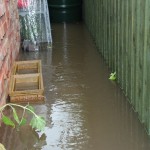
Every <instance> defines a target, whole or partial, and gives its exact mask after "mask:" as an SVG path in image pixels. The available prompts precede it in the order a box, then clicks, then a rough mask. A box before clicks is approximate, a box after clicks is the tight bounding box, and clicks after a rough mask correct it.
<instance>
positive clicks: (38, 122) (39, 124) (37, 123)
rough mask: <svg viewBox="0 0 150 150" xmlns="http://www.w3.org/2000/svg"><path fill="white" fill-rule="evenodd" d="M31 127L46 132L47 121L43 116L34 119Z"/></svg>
mask: <svg viewBox="0 0 150 150" xmlns="http://www.w3.org/2000/svg"><path fill="white" fill-rule="evenodd" d="M30 125H31V126H32V128H36V129H38V130H40V131H42V130H44V128H45V126H46V122H45V119H44V118H43V117H41V116H38V117H33V118H32V120H31V122H30Z"/></svg>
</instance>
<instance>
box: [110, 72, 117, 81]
mask: <svg viewBox="0 0 150 150" xmlns="http://www.w3.org/2000/svg"><path fill="white" fill-rule="evenodd" d="M109 80H113V81H114V80H116V72H114V73H111V74H110V77H109Z"/></svg>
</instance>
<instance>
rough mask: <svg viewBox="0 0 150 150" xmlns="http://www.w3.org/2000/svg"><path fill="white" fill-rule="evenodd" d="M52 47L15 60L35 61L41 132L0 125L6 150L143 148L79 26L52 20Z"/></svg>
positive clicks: (127, 109) (149, 143) (136, 126)
mask: <svg viewBox="0 0 150 150" xmlns="http://www.w3.org/2000/svg"><path fill="white" fill-rule="evenodd" d="M52 36H53V46H52V49H50V48H46V47H44V46H43V47H42V50H41V51H40V52H20V54H19V58H18V59H19V60H30V59H41V60H42V69H43V77H44V78H43V79H44V87H45V96H46V102H45V104H34V105H33V106H34V107H35V109H36V112H37V113H38V114H39V115H42V116H44V117H45V119H46V122H47V125H46V128H45V130H44V131H42V132H36V131H35V130H32V129H31V128H30V127H29V126H28V125H26V126H24V127H22V128H21V129H20V131H19V132H18V131H16V129H12V128H10V127H6V126H4V125H2V127H1V128H0V143H3V144H4V145H5V147H6V148H7V150H149V149H150V139H149V137H148V136H147V134H146V132H145V130H144V128H143V126H142V125H141V124H140V122H139V120H138V117H137V115H136V114H135V113H134V111H133V110H132V107H131V106H130V105H129V103H128V101H127V100H126V98H125V97H124V95H123V93H122V92H121V90H120V89H119V87H118V86H117V84H116V83H115V82H111V81H110V80H108V77H109V73H110V72H109V70H108V68H107V67H106V65H105V63H104V62H103V60H102V58H101V56H100V55H99V53H98V52H97V50H96V47H95V45H94V42H93V41H92V39H91V37H90V35H89V33H88V31H87V29H86V27H85V26H84V25H83V24H82V23H79V24H53V25H52Z"/></svg>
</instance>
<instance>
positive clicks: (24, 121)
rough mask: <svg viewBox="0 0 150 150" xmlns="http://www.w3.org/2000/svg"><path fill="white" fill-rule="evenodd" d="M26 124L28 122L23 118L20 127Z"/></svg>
mask: <svg viewBox="0 0 150 150" xmlns="http://www.w3.org/2000/svg"><path fill="white" fill-rule="evenodd" d="M26 122H27V120H26V119H25V118H22V119H21V122H20V123H19V126H23V125H25V124H26Z"/></svg>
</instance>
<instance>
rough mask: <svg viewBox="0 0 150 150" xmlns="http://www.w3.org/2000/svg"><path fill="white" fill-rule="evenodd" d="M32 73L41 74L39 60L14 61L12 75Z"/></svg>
mask: <svg viewBox="0 0 150 150" xmlns="http://www.w3.org/2000/svg"><path fill="white" fill-rule="evenodd" d="M32 73H42V69H41V60H30V61H16V62H15V63H14V65H13V69H12V74H13V75H17V74H32Z"/></svg>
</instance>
